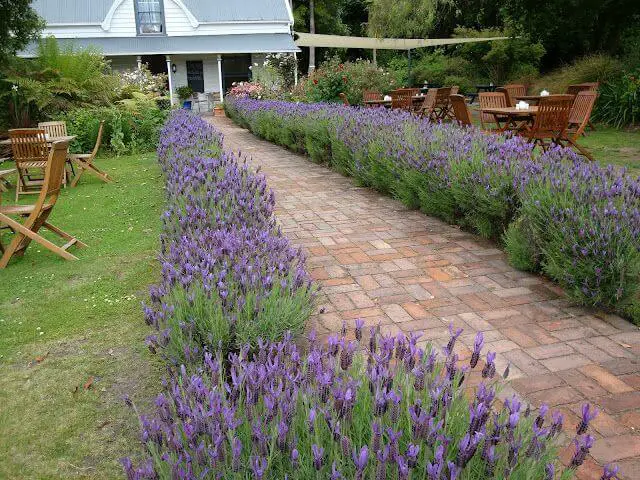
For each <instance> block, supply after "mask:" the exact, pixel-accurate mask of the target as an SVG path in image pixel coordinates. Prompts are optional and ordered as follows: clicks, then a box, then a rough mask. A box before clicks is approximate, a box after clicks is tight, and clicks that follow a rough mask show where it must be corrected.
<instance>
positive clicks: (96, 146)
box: [91, 120, 104, 158]
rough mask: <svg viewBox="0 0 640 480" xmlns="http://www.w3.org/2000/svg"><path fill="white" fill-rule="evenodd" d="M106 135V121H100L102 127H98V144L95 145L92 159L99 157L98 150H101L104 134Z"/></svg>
mask: <svg viewBox="0 0 640 480" xmlns="http://www.w3.org/2000/svg"><path fill="white" fill-rule="evenodd" d="M103 133H104V120H100V125H99V126H98V136H97V137H96V143H95V144H94V145H93V150H92V151H91V156H92V158H96V156H97V155H98V150H100V146H101V145H102V134H103Z"/></svg>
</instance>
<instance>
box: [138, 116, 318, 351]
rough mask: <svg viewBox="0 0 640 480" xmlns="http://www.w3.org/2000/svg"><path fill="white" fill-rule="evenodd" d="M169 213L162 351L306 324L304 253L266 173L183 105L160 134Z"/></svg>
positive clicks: (158, 308)
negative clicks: (278, 214) (281, 222)
mask: <svg viewBox="0 0 640 480" xmlns="http://www.w3.org/2000/svg"><path fill="white" fill-rule="evenodd" d="M158 156H159V159H160V163H161V166H162V169H163V171H164V173H165V175H166V192H167V210H166V212H165V214H164V227H163V232H162V237H161V245H162V251H161V259H162V280H161V282H160V284H158V285H157V286H155V287H153V288H152V292H151V299H152V302H151V305H150V306H148V307H146V308H145V313H146V320H147V322H148V323H149V324H152V325H153V326H154V327H155V328H156V329H157V330H158V335H153V336H151V337H149V339H148V342H149V345H150V348H152V349H153V350H163V351H164V354H165V356H166V357H167V358H168V359H169V360H170V361H173V362H176V363H180V362H190V361H193V360H194V359H199V358H201V355H202V352H203V350H206V349H208V350H209V351H212V350H214V349H215V348H216V347H218V346H221V348H222V349H223V350H224V351H225V352H227V351H229V350H237V349H239V348H240V347H241V346H243V345H245V344H251V345H254V346H255V345H256V342H257V339H258V338H263V339H269V340H277V339H280V338H282V336H283V335H284V333H285V332H286V331H293V332H298V331H300V330H301V329H302V327H303V325H304V323H305V321H306V319H307V318H308V316H309V315H310V313H311V310H312V308H313V296H314V290H313V288H312V286H311V284H310V278H309V277H308V275H307V273H306V271H305V268H304V256H303V254H302V253H301V251H300V250H299V249H298V248H294V247H293V246H291V245H290V244H289V242H288V240H287V239H286V238H285V237H284V236H283V234H282V233H281V231H280V228H279V227H278V226H277V224H276V221H275V218H274V215H273V208H274V196H273V192H272V191H271V190H269V189H268V188H267V186H266V181H265V178H264V176H262V175H259V174H256V173H254V172H253V171H251V170H250V169H249V167H248V165H247V164H246V163H242V162H241V161H239V160H238V159H236V158H235V157H234V156H233V155H232V154H229V153H223V152H222V151H221V136H220V134H219V133H218V132H216V131H215V130H214V129H213V127H211V126H210V125H209V124H208V123H206V122H205V121H204V120H202V119H200V118H199V117H197V116H195V115H192V114H189V113H187V112H186V111H184V110H179V111H176V112H174V113H173V114H172V115H171V117H170V119H169V121H168V122H167V124H166V125H165V127H164V129H163V130H162V132H161V135H160V145H159V147H158Z"/></svg>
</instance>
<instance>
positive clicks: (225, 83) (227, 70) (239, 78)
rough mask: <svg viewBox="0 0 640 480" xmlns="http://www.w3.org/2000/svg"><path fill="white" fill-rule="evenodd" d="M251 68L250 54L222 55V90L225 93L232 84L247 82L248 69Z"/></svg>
mask: <svg viewBox="0 0 640 480" xmlns="http://www.w3.org/2000/svg"><path fill="white" fill-rule="evenodd" d="M250 66H251V54H247V55H223V56H222V88H223V89H224V91H225V92H226V91H227V90H229V89H230V88H231V86H232V85H233V82H246V81H248V80H249V72H250V71H251V70H249V67H250Z"/></svg>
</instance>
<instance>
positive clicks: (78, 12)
mask: <svg viewBox="0 0 640 480" xmlns="http://www.w3.org/2000/svg"><path fill="white" fill-rule="evenodd" d="M113 2H114V0H33V3H32V4H31V6H32V7H33V9H34V10H35V11H36V12H38V15H40V16H41V17H42V18H44V19H45V21H46V22H47V23H48V24H75V23H78V24H85V25H86V24H92V23H93V24H96V23H102V21H103V20H104V19H105V17H106V16H107V13H109V9H110V8H111V5H113Z"/></svg>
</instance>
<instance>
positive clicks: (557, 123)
mask: <svg viewBox="0 0 640 480" xmlns="http://www.w3.org/2000/svg"><path fill="white" fill-rule="evenodd" d="M572 104H573V96H572V95H549V96H548V97H542V98H541V99H540V102H539V103H538V112H537V115H536V117H535V121H534V123H533V127H532V128H531V130H530V132H529V134H528V136H529V137H531V138H534V139H541V140H544V139H550V140H557V139H561V138H564V137H565V132H566V130H567V127H568V124H569V113H570V112H571V106H572Z"/></svg>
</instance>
